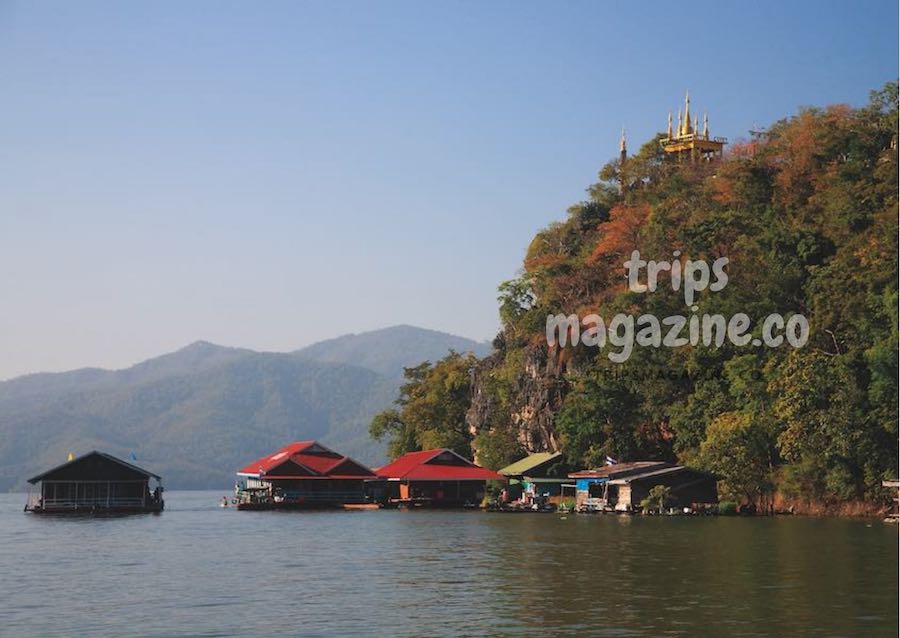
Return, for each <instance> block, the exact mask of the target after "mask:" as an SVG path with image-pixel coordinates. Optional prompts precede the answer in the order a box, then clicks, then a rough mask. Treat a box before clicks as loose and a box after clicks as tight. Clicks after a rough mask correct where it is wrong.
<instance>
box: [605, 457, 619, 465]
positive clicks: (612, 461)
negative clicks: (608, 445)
mask: <svg viewBox="0 0 900 638" xmlns="http://www.w3.org/2000/svg"><path fill="white" fill-rule="evenodd" d="M616 463H618V461H617V460H615V459H614V458H613V457H611V456H607V457H606V464H607V465H615V464H616Z"/></svg>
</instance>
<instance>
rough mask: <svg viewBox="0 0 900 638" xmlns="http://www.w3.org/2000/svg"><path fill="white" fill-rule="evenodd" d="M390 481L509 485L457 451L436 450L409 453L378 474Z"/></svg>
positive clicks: (494, 473) (503, 479)
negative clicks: (483, 482) (499, 483)
mask: <svg viewBox="0 0 900 638" xmlns="http://www.w3.org/2000/svg"><path fill="white" fill-rule="evenodd" d="M376 473H377V474H378V476H380V477H382V478H386V479H404V480H410V481H505V480H506V477H505V476H502V475H500V474H497V473H496V472H492V471H491V470H486V469H485V468H483V467H479V466H478V465H475V464H474V463H472V461H469V460H468V459H465V458H463V457H461V456H460V455H459V454H457V453H456V452H454V451H453V450H449V449H447V448H435V449H433V450H422V451H421V452H409V453H407V454H404V455H403V456H401V457H399V458H397V459H396V460H394V461H393V462H391V463H388V464H387V465H385V466H384V467H380V468H378V469H377V470H376Z"/></svg>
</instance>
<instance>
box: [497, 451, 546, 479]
mask: <svg viewBox="0 0 900 638" xmlns="http://www.w3.org/2000/svg"><path fill="white" fill-rule="evenodd" d="M561 456H562V452H535V453H534V454H529V455H528V456H526V457H525V458H524V459H519V460H518V461H516V462H515V463H511V464H509V465H507V466H506V467H504V468H503V469H502V470H497V471H498V472H499V473H500V474H505V475H506V476H520V475H522V474H526V473H528V472H529V471H530V470H533V469H534V468H536V467H540V466H541V465H543V464H545V463H547V462H549V461H552V460H554V459H557V458H559V457H561Z"/></svg>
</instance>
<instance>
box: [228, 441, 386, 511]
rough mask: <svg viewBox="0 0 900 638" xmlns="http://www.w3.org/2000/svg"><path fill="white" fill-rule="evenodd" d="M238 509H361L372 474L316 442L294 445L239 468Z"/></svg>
mask: <svg viewBox="0 0 900 638" xmlns="http://www.w3.org/2000/svg"><path fill="white" fill-rule="evenodd" d="M237 475H238V477H240V478H239V480H238V483H237V484H236V485H235V500H236V501H237V507H238V509H307V508H328V507H342V506H349V505H360V504H363V503H365V502H366V489H365V481H366V480H367V479H374V478H376V476H375V474H374V473H373V472H372V471H371V470H370V469H368V468H367V467H364V466H363V465H360V464H359V463H357V462H356V461H354V460H353V459H351V458H350V457H349V456H343V455H341V454H338V453H337V452H335V451H334V450H330V449H328V448H327V447H325V446H324V445H322V444H321V443H318V442H316V441H298V442H296V443H290V444H288V445H285V446H284V447H283V448H281V449H280V450H277V451H276V452H274V453H272V454H269V455H268V456H264V457H262V458H260V459H257V460H255V461H253V462H252V463H249V464H248V465H246V466H244V467H243V468H241V469H240V470H239V471H238V473H237Z"/></svg>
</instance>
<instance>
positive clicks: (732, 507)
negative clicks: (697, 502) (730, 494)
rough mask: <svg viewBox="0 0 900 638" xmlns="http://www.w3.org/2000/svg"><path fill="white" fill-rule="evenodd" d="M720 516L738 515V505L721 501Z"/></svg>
mask: <svg viewBox="0 0 900 638" xmlns="http://www.w3.org/2000/svg"><path fill="white" fill-rule="evenodd" d="M719 514H720V515H721V516H734V515H735V514H737V503H735V502H734V501H719Z"/></svg>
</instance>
